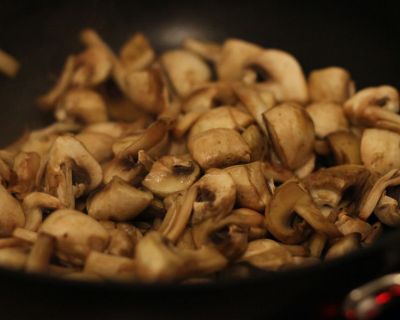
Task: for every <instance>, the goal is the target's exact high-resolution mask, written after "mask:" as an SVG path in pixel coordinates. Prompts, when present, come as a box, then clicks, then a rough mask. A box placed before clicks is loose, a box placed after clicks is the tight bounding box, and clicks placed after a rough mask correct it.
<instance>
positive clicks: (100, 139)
mask: <svg viewBox="0 0 400 320" xmlns="http://www.w3.org/2000/svg"><path fill="white" fill-rule="evenodd" d="M75 138H76V140H78V141H79V142H80V143H82V145H83V146H84V147H85V148H86V149H87V150H88V151H89V153H90V154H91V155H92V156H93V158H94V159H95V160H96V161H97V162H99V163H102V162H104V161H106V160H108V159H110V158H111V157H112V155H113V151H112V146H113V144H114V138H113V137H111V136H109V135H108V134H105V133H98V132H90V131H88V132H80V133H79V134H77V135H76V136H75Z"/></svg>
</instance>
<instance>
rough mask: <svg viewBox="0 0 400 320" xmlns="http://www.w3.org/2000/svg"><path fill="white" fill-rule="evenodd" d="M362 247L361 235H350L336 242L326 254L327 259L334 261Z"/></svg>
mask: <svg viewBox="0 0 400 320" xmlns="http://www.w3.org/2000/svg"><path fill="white" fill-rule="evenodd" d="M360 247H361V236H360V234H359V233H350V234H348V235H346V236H344V237H342V238H340V239H339V240H338V241H336V242H335V243H334V244H333V245H332V246H331V247H330V248H329V249H328V251H327V252H326V255H325V259H327V260H328V259H334V258H338V257H341V256H344V255H346V254H348V253H350V252H353V251H355V250H357V249H359V248H360Z"/></svg>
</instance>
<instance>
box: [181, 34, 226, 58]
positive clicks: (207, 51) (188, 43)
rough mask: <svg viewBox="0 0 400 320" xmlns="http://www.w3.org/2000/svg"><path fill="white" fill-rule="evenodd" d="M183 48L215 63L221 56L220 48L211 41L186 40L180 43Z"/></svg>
mask: <svg viewBox="0 0 400 320" xmlns="http://www.w3.org/2000/svg"><path fill="white" fill-rule="evenodd" d="M182 46H183V48H185V49H186V50H188V51H191V52H193V53H195V54H197V55H199V56H200V57H202V58H203V59H204V60H207V61H211V62H217V61H218V58H219V57H220V55H221V51H222V47H221V45H219V44H218V43H215V42H211V41H201V40H198V39H194V38H186V39H185V40H184V41H183V43H182Z"/></svg>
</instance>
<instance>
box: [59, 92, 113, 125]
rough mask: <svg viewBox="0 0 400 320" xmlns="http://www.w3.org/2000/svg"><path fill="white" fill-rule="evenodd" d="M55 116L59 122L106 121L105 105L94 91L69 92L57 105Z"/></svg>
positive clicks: (89, 122)
mask: <svg viewBox="0 0 400 320" xmlns="http://www.w3.org/2000/svg"><path fill="white" fill-rule="evenodd" d="M55 116H56V118H57V120H59V121H67V120H73V121H77V122H82V123H84V124H92V123H97V122H105V121H107V118H108V117H107V107H106V104H105V102H104V100H103V98H102V97H101V95H100V94H98V93H97V92H96V91H93V90H89V89H73V90H69V91H68V92H67V93H66V94H65V95H64V96H63V97H62V99H61V100H60V102H59V103H58V105H57V110H56V112H55Z"/></svg>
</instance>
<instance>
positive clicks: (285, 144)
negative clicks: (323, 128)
mask: <svg viewBox="0 0 400 320" xmlns="http://www.w3.org/2000/svg"><path fill="white" fill-rule="evenodd" d="M263 116H264V121H265V124H266V126H267V130H268V134H269V137H270V139H271V142H272V145H273V149H274V151H275V153H276V155H277V156H278V158H279V160H280V161H281V163H282V164H284V166H286V167H287V168H289V169H297V168H299V167H301V166H302V165H304V164H305V163H306V162H307V161H309V159H310V158H311V156H312V153H313V148H314V141H315V133H314V125H313V122H312V120H311V118H310V116H309V115H308V114H307V112H306V111H305V110H304V109H303V108H301V107H300V106H299V105H297V104H290V103H283V104H280V105H278V106H276V107H274V108H272V109H270V110H268V111H266V112H264V113H263Z"/></svg>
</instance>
